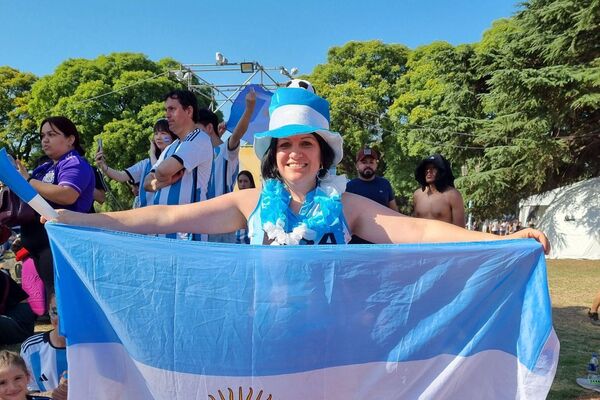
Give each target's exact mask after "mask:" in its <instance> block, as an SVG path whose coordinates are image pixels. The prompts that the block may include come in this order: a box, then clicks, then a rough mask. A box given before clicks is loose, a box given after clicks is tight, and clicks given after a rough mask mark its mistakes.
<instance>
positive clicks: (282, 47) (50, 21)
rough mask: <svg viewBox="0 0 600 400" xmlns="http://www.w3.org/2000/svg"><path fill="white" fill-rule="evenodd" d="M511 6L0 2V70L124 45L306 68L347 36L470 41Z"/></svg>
mask: <svg viewBox="0 0 600 400" xmlns="http://www.w3.org/2000/svg"><path fill="white" fill-rule="evenodd" d="M515 11H517V5H516V2H515V1H513V0H453V1H450V0H396V1H393V0H388V1H384V0H366V1H365V0H363V1H357V0H338V1H328V0H320V1H313V0H304V1H301V0H296V1H271V0H265V1H261V0H256V1H252V2H250V1H237V0H235V1H232V0H229V1H227V0H215V1H213V2H207V1H199V0H198V1H193V0H191V1H189V2H185V1H170V2H164V1H158V0H144V1H143V0H102V1H100V0H83V1H82V0H68V1H67V0H64V1H63V0H55V1H50V0H0V18H1V19H2V28H3V31H4V33H3V34H2V35H1V37H0V66H2V65H8V66H11V67H13V68H16V69H18V70H20V71H23V72H32V73H34V74H35V75H37V76H43V75H47V74H51V73H52V72H53V71H54V69H55V68H56V67H57V66H58V65H59V64H60V63H62V62H63V61H65V60H66V59H68V58H96V57H98V56H99V55H102V54H109V53H112V52H124V51H127V52H139V53H144V54H146V55H147V56H148V57H149V58H150V59H152V60H155V61H157V60H159V59H161V58H164V57H172V58H174V59H176V60H177V61H179V62H181V63H200V64H206V63H212V62H214V59H215V52H217V51H219V52H221V53H223V54H224V55H225V56H226V57H227V58H228V59H229V61H232V62H240V61H257V62H259V63H260V64H262V65H263V66H266V67H271V66H273V67H275V66H285V67H287V68H288V69H291V68H292V67H296V68H298V69H299V70H300V73H301V74H309V73H310V72H311V71H312V70H313V68H314V67H315V66H316V65H318V64H321V63H325V62H326V60H327V50H328V49H329V48H330V47H332V46H341V45H343V44H345V43H347V42H348V41H352V40H358V41H363V40H372V39H378V40H382V41H383V42H385V43H401V44H404V45H407V46H408V47H410V48H414V47H417V46H419V45H423V44H428V43H431V42H432V41H436V40H444V41H447V42H450V43H452V44H454V45H456V44H461V43H473V42H477V41H479V40H480V39H481V35H482V33H483V32H484V31H485V30H486V29H488V28H489V27H490V26H491V24H492V22H493V21H494V20H496V19H498V18H503V17H510V16H511V15H512V14H513V13H514V12H515ZM227 79H230V78H227Z"/></svg>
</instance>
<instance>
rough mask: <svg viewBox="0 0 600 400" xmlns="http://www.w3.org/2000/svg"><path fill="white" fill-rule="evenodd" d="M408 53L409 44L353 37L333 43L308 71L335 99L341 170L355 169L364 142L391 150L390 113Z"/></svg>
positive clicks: (319, 87)
mask: <svg viewBox="0 0 600 400" xmlns="http://www.w3.org/2000/svg"><path fill="white" fill-rule="evenodd" d="M407 56H408V48H407V47H405V46H403V45H398V44H384V43H382V42H380V41H369V42H349V43H347V44H345V45H344V46H341V47H332V48H331V49H330V50H329V53H328V56H327V63H326V64H322V65H319V66H317V67H316V68H315V69H314V71H313V73H312V74H311V75H310V76H309V77H308V79H310V81H311V83H313V84H314V86H315V87H316V89H317V93H318V94H319V95H321V96H324V97H325V98H326V99H327V100H329V102H330V103H331V120H332V128H333V129H335V130H338V131H339V132H341V133H342V134H343V135H344V152H345V154H346V157H344V161H343V162H342V165H341V166H340V169H341V170H342V171H343V172H347V173H348V174H350V175H354V174H355V168H354V155H355V154H356V152H357V151H358V149H359V148H360V147H362V146H364V145H366V144H371V145H378V147H379V148H380V150H382V151H383V152H384V153H386V152H387V147H386V145H385V143H387V141H388V136H389V135H390V134H391V132H392V126H391V122H390V121H389V119H388V118H386V115H387V112H388V109H389V107H390V106H391V105H392V103H393V101H394V94H395V93H394V92H395V91H394V84H395V82H396V81H397V80H398V79H399V78H400V77H401V76H402V74H403V73H404V71H405V68H406V66H405V65H406V60H407ZM386 159H387V157H386Z"/></svg>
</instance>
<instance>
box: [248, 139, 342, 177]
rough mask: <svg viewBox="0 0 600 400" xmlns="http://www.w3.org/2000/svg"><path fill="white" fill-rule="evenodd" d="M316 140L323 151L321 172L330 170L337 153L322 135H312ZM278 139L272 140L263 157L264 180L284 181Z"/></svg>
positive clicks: (261, 165)
mask: <svg viewBox="0 0 600 400" xmlns="http://www.w3.org/2000/svg"><path fill="white" fill-rule="evenodd" d="M311 134H312V135H313V136H314V137H315V138H316V139H317V143H319V149H320V150H321V170H325V171H327V170H329V168H331V166H332V165H333V159H334V157H335V153H334V152H333V149H332V148H331V146H329V145H328V144H327V142H326V141H325V139H323V138H322V137H321V135H319V134H316V133H311ZM276 154H277V139H276V138H272V139H271V144H270V145H269V148H268V149H267V151H266V153H265V155H264V156H263V158H262V160H261V163H260V173H261V174H262V177H263V179H279V180H280V181H282V180H283V179H282V178H281V175H280V174H279V170H278V169H277V158H276ZM320 175H321V171H319V176H320Z"/></svg>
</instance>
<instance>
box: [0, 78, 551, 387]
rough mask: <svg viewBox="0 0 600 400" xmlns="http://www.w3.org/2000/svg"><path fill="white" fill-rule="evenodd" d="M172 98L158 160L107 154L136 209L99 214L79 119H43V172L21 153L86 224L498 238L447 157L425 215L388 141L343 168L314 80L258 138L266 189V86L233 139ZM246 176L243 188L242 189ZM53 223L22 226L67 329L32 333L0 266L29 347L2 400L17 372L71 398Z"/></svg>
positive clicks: (268, 234)
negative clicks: (255, 119) (386, 171)
mask: <svg viewBox="0 0 600 400" xmlns="http://www.w3.org/2000/svg"><path fill="white" fill-rule="evenodd" d="M311 87H312V86H311ZM164 101H165V119H161V120H159V121H157V122H156V124H155V125H154V128H153V135H152V138H151V140H150V149H149V154H148V157H147V158H145V159H143V160H141V161H139V162H138V163H136V164H134V165H132V166H130V167H128V168H125V169H123V170H118V169H114V168H112V167H110V166H109V165H108V164H107V162H106V158H105V153H104V151H103V149H102V148H99V150H98V152H97V154H96V156H95V163H96V165H97V166H98V167H99V168H100V170H101V171H102V172H103V174H104V175H105V176H106V177H107V178H109V179H114V180H116V181H119V182H124V183H128V184H130V185H131V186H132V187H133V188H134V190H137V191H138V199H139V200H138V201H137V202H136V204H135V205H136V207H134V208H132V209H130V210H125V211H119V212H107V213H90V212H89V211H90V208H92V204H93V202H94V190H95V188H96V187H97V185H96V183H97V182H96V178H95V175H94V171H93V169H92V166H91V165H90V164H89V163H88V161H87V160H86V159H85V158H84V150H83V149H82V147H81V144H80V139H79V133H78V132H77V128H76V127H75V125H74V124H73V123H72V122H71V121H70V120H68V119H67V118H65V117H50V118H47V119H46V120H44V121H43V122H42V123H41V125H40V140H41V148H42V149H43V151H44V153H45V154H46V155H47V156H48V157H49V160H48V161H47V162H44V163H42V164H41V165H39V166H38V167H37V168H35V169H34V170H33V171H32V172H31V174H30V173H29V172H28V170H27V168H26V167H25V165H23V164H22V163H20V162H19V163H17V166H18V170H19V172H20V173H21V175H22V176H23V177H24V178H25V179H27V181H28V182H29V183H30V184H31V185H32V186H33V187H34V188H35V189H36V190H37V191H38V192H39V193H40V195H41V196H42V197H44V198H45V199H46V200H47V201H48V202H49V203H50V204H51V205H52V206H53V207H54V208H55V209H58V210H59V211H58V218H57V221H58V222H61V223H66V224H73V225H79V226H94V227H100V228H107V229H112V230H119V231H127V232H134V233H140V234H152V235H163V236H166V237H168V238H172V239H180V240H209V241H218V242H228V243H239V244H252V245H262V244H275V245H293V244H303V245H311V244H344V243H364V242H366V243H421V242H460V241H489V240H497V239H498V237H497V236H495V235H492V234H488V233H484V232H478V231H469V230H466V229H464V225H465V221H464V206H463V205H462V198H461V197H460V194H459V193H458V191H457V190H456V189H455V188H454V177H453V175H452V170H451V168H450V164H449V163H448V162H447V161H446V160H445V159H444V158H443V157H442V156H440V155H437V154H436V155H433V156H431V157H428V158H426V159H424V160H423V162H421V163H420V164H419V166H418V167H417V169H416V171H415V178H416V180H417V182H418V183H419V185H420V186H421V188H420V189H417V191H415V195H414V200H415V217H416V218H415V217H407V216H404V215H401V214H399V213H398V212H397V206H396V203H395V200H394V199H395V196H394V192H393V190H392V188H391V185H390V183H389V182H388V181H387V180H385V179H384V178H381V177H378V176H377V175H376V171H377V164H378V162H379V159H380V154H379V153H378V152H377V151H376V150H374V149H372V148H369V147H364V148H362V149H361V150H360V151H359V152H358V154H357V155H356V168H357V172H358V178H357V179H354V180H352V181H350V182H349V183H348V184H347V180H346V179H345V177H342V176H336V175H335V173H334V172H332V171H333V168H334V167H335V166H336V165H337V164H338V163H339V162H340V161H341V160H342V157H343V151H342V147H343V141H342V137H341V136H340V134H339V133H337V132H334V131H332V130H330V128H329V103H328V102H327V101H326V100H325V99H323V98H321V97H319V96H318V95H316V94H315V93H314V90H308V89H306V88H303V87H288V88H281V89H278V90H277V91H276V92H275V93H274V95H273V97H272V100H271V106H270V117H271V118H270V125H269V130H268V131H265V132H261V133H257V134H256V135H255V139H254V151H255V153H256V156H257V157H258V158H259V159H260V160H261V178H262V182H263V184H262V188H257V187H256V184H255V181H254V177H253V176H252V174H251V173H250V172H248V171H241V172H239V173H238V169H239V147H240V140H241V137H242V136H243V134H244V133H245V132H246V130H247V128H248V125H249V122H250V120H251V116H252V113H253V112H254V106H255V103H256V97H255V94H254V92H252V91H250V92H249V93H248V95H247V96H246V109H245V112H244V114H243V116H242V118H241V120H240V122H239V123H238V124H237V125H236V126H235V127H233V129H232V132H231V136H229V138H228V139H227V140H223V134H224V132H225V130H226V129H227V128H226V127H225V126H224V125H223V124H219V121H218V118H217V116H216V115H215V114H214V113H213V112H212V111H210V110H208V109H199V108H198V105H197V102H196V97H195V95H194V94H193V93H192V92H189V91H186V90H175V91H172V92H170V93H168V94H167V95H166V96H165V97H164ZM236 182H237V186H238V189H239V190H237V191H234V186H235V183H236ZM42 222H43V221H42ZM42 222H40V221H37V220H36V221H34V222H32V223H31V224H26V225H22V226H21V242H22V246H23V247H24V248H25V249H26V250H27V252H28V256H29V257H30V258H31V260H32V261H33V264H34V265H35V269H36V271H37V273H38V274H39V279H40V281H41V282H43V285H42V286H43V289H44V292H45V293H46V300H47V302H46V303H45V304H47V311H48V315H49V317H50V321H51V323H52V327H53V330H52V331H50V332H47V333H42V334H37V335H35V336H31V335H32V334H33V325H34V322H35V319H36V315H35V313H34V312H33V310H32V306H31V305H30V303H29V302H28V294H27V293H26V292H25V291H24V290H23V288H22V287H21V286H20V285H18V284H17V283H16V282H15V281H14V280H13V279H12V278H11V277H10V276H8V275H7V274H3V273H0V285H2V286H1V287H2V290H0V297H1V295H2V294H4V297H5V298H6V299H5V300H2V298H0V300H2V303H1V307H0V311H1V314H2V319H0V323H1V324H2V326H1V327H2V330H3V332H4V329H9V328H5V326H7V327H10V329H11V330H10V332H13V333H12V334H11V335H12V336H10V338H8V337H7V339H6V340H4V338H5V336H4V335H3V344H4V343H18V342H23V344H22V351H21V357H19V356H18V355H15V354H12V353H10V352H0V398H2V393H4V392H2V390H4V386H3V385H4V384H8V383H7V382H13V383H14V385H13V387H15V388H19V387H21V386H19V385H21V383H22V382H26V383H27V382H28V383H29V387H28V388H26V389H23V390H21V391H18V390H17V389H15V391H14V393H22V394H23V395H22V396H21V395H20V394H19V396H21V397H18V396H16V397H13V398H14V399H24V398H26V397H25V396H26V395H27V393H28V391H29V390H39V391H43V392H49V393H51V395H52V396H53V398H59V399H60V398H63V397H61V396H63V395H65V396H66V392H67V387H68V384H67V382H68V378H67V371H68V367H67V365H66V357H65V353H64V349H65V345H66V342H65V338H64V337H62V336H60V334H59V331H58V323H59V321H58V312H57V307H56V298H55V296H54V282H55V280H54V275H53V265H52V255H51V252H50V247H49V243H48V236H47V234H46V231H45V229H44V227H43V224H42ZM353 235H354V238H355V239H352V237H353ZM513 238H534V239H536V240H538V241H539V242H540V243H541V244H542V246H543V247H544V249H545V251H548V248H549V243H548V241H547V238H546V237H545V235H544V234H543V233H542V232H539V231H537V230H534V229H524V230H519V231H517V232H514V233H511V234H509V235H506V236H504V237H502V239H513ZM351 240H352V241H351ZM43 308H44V309H46V307H43ZM5 316H6V317H7V318H5ZM30 336H31V337H30ZM25 387H27V384H25ZM19 390H20V389H19Z"/></svg>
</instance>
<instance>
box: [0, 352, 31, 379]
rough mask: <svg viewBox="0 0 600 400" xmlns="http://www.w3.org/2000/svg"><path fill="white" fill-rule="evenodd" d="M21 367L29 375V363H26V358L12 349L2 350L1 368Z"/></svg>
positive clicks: (0, 356)
mask: <svg viewBox="0 0 600 400" xmlns="http://www.w3.org/2000/svg"><path fill="white" fill-rule="evenodd" d="M11 366H13V367H19V368H21V369H22V370H23V372H25V374H27V376H29V371H28V370H27V365H25V360H23V358H22V357H21V356H20V355H19V354H17V353H15V352H12V351H8V350H2V351H0V368H6V367H11Z"/></svg>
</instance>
